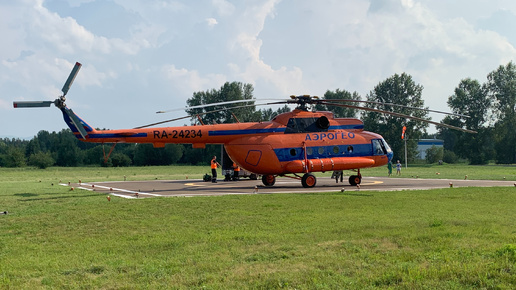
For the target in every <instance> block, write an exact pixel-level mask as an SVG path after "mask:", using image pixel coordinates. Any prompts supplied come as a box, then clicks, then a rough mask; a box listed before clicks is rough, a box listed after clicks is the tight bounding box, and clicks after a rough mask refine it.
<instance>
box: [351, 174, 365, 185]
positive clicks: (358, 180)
mask: <svg viewBox="0 0 516 290" xmlns="http://www.w3.org/2000/svg"><path fill="white" fill-rule="evenodd" d="M361 182H362V177H361V176H360V175H351V176H350V177H349V184H351V185H357V184H360V183H361Z"/></svg>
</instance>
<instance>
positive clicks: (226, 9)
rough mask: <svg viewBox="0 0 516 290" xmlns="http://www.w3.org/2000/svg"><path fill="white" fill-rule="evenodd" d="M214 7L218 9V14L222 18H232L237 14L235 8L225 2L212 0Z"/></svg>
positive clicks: (223, 0)
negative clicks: (231, 16)
mask: <svg viewBox="0 0 516 290" xmlns="http://www.w3.org/2000/svg"><path fill="white" fill-rule="evenodd" d="M211 3H212V5H213V6H215V8H216V9H217V13H218V14H219V15H221V16H230V15H232V14H233V13H234V12H235V6H234V5H233V4H231V3H230V2H228V1H225V0H212V1H211Z"/></svg>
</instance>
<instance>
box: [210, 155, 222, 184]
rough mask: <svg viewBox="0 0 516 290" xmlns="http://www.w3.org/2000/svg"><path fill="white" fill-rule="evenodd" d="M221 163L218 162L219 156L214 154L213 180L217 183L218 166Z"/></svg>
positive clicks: (212, 163) (212, 160) (212, 165)
mask: <svg viewBox="0 0 516 290" xmlns="http://www.w3.org/2000/svg"><path fill="white" fill-rule="evenodd" d="M219 166H220V164H219V163H218V162H217V156H215V155H214V156H213V158H212V159H211V175H212V178H211V182H213V183H217V167H219Z"/></svg>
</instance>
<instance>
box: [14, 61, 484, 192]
mask: <svg viewBox="0 0 516 290" xmlns="http://www.w3.org/2000/svg"><path fill="white" fill-rule="evenodd" d="M81 66H82V65H81V64H80V63H79V62H77V63H76V64H75V66H74V68H73V69H72V71H71V73H70V75H69V77H68V79H67V80H66V82H65V84H64V86H63V88H62V90H61V91H62V92H63V95H62V96H60V97H58V98H57V99H56V100H54V101H37V102H34V101H14V102H13V106H14V108H35V107H50V106H51V105H52V104H54V106H56V107H57V108H58V109H60V110H61V112H62V114H63V118H64V120H65V122H66V124H67V125H68V127H69V128H70V129H71V131H72V132H73V134H74V135H75V136H76V137H77V138H78V139H80V140H81V141H84V142H93V143H102V144H104V143H113V144H114V145H116V144H117V143H140V144H141V143H151V144H153V146H154V147H156V148H160V147H164V146H165V144H168V143H175V144H192V147H193V148H205V147H206V144H222V145H223V146H224V148H225V149H226V151H227V153H228V155H229V157H230V158H231V159H232V160H233V161H234V162H235V163H236V164H237V165H238V166H240V167H241V168H243V169H245V170H247V171H250V172H253V173H255V174H259V175H261V176H262V183H263V184H264V185H265V186H273V185H274V184H275V182H276V178H277V177H278V176H285V177H290V178H294V179H298V180H300V181H301V184H302V186H303V187H305V188H310V187H314V186H315V185H316V183H317V178H316V176H315V175H314V173H315V172H327V171H342V170H352V171H354V172H356V173H355V174H353V175H351V176H350V177H349V180H348V181H349V184H350V185H358V184H360V183H361V181H362V175H361V173H360V169H362V168H369V167H378V166H384V165H386V164H387V163H388V162H390V161H391V159H392V158H393V152H392V150H391V148H390V147H389V145H388V144H387V142H386V141H385V140H384V138H383V137H382V136H381V135H380V134H377V133H373V132H368V131H365V130H364V123H363V122H362V121H361V120H359V119H355V118H336V117H335V116H334V114H333V113H332V112H329V111H315V110H310V107H312V106H314V105H317V104H324V105H331V106H340V107H348V108H355V109H360V110H368V111H374V112H380V113H385V114H391V115H395V116H398V117H402V118H408V119H415V120H418V121H423V122H428V123H431V124H435V125H439V126H445V127H449V128H452V129H456V130H461V131H466V132H470V133H476V132H474V131H470V130H466V129H462V128H458V127H454V126H451V125H447V124H441V123H437V122H432V121H430V120H426V119H420V118H417V117H412V116H409V115H404V114H399V113H395V112H390V111H383V110H378V109H373V108H367V107H361V106H355V105H350V104H346V103H340V102H343V101H344V102H346V101H347V102H362V103H375V102H372V101H357V100H340V99H339V100H328V99H324V100H323V99H319V98H318V97H315V96H310V95H300V96H291V97H290V99H285V100H273V101H271V102H268V103H265V104H261V105H273V104H295V105H297V107H296V108H295V109H294V110H293V111H291V112H287V113H282V114H279V115H277V116H275V117H274V118H273V119H272V120H270V121H266V122H242V123H241V122H236V123H231V124H204V123H202V119H201V118H200V116H199V115H197V118H198V119H199V121H200V125H190V126H180V127H152V126H155V125H158V124H161V123H165V122H169V121H174V120H179V119H182V118H177V119H172V120H167V121H163V122H159V123H154V124H150V125H146V126H141V127H137V128H133V129H119V130H97V129H94V128H93V127H92V126H90V125H89V124H88V123H86V122H85V121H84V120H83V119H81V118H80V117H79V116H77V115H76V114H75V113H74V112H73V111H72V109H70V108H68V107H67V106H66V104H65V101H66V95H67V93H68V91H69V89H70V87H71V85H72V83H73V81H74V79H75V77H76V76H77V74H78V72H79V70H80V68H81ZM254 101H256V100H238V101H228V102H221V103H217V104H208V105H200V106H192V107H190V108H201V107H208V106H215V105H223V104H230V103H245V102H254ZM253 104H254V103H253ZM389 105H395V104H389ZM245 106H249V104H245V105H242V106H241V107H245ZM395 106H400V107H405V106H403V105H395ZM233 108H237V107H233ZM223 110H224V109H223ZM423 110H427V111H433V110H428V109H423ZM216 111H220V110H214V111H211V112H216ZM433 112H439V111H433ZM439 113H444V112H439ZM445 114H452V113H445ZM461 116H464V115H461ZM187 117H189V118H190V117H191V116H187ZM184 118H186V117H184ZM112 149H113V148H112ZM110 153H111V152H110Z"/></svg>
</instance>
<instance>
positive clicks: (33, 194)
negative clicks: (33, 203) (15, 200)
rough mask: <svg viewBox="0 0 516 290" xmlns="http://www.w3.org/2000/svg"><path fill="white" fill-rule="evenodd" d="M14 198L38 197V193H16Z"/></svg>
mask: <svg viewBox="0 0 516 290" xmlns="http://www.w3.org/2000/svg"><path fill="white" fill-rule="evenodd" d="M13 195H14V196H21V197H32V196H38V195H39V194H37V193H15V194H13Z"/></svg>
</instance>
